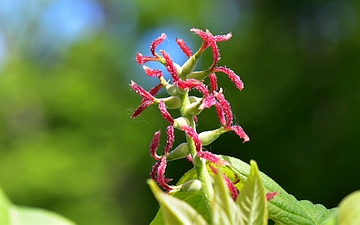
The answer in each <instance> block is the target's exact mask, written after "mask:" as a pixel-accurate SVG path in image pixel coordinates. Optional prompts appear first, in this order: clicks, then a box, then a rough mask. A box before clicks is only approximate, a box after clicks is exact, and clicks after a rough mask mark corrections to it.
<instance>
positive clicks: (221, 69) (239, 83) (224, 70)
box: [212, 67, 244, 91]
mask: <svg viewBox="0 0 360 225" xmlns="http://www.w3.org/2000/svg"><path fill="white" fill-rule="evenodd" d="M212 71H213V72H222V73H225V74H226V75H228V77H229V78H230V80H231V81H232V82H233V83H234V84H235V86H236V87H237V88H238V89H239V90H240V91H241V90H242V89H243V88H244V83H243V82H242V81H241V79H240V77H239V76H238V75H236V74H235V72H234V71H232V70H231V69H229V68H226V67H216V68H214V69H213V70H212Z"/></svg>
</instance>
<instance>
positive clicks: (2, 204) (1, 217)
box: [0, 188, 11, 225]
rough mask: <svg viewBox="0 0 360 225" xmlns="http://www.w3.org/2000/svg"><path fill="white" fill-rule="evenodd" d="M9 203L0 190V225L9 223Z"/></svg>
mask: <svg viewBox="0 0 360 225" xmlns="http://www.w3.org/2000/svg"><path fill="white" fill-rule="evenodd" d="M10 206H11V203H10V201H9V199H8V198H7V197H6V195H5V193H4V192H3V190H2V189H1V188H0V224H4V225H7V224H9V223H10V213H9V208H10Z"/></svg>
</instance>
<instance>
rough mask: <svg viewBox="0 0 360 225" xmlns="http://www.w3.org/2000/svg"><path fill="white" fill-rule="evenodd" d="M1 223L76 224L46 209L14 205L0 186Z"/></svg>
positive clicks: (18, 224) (36, 224)
mask: <svg viewBox="0 0 360 225" xmlns="http://www.w3.org/2000/svg"><path fill="white" fill-rule="evenodd" d="M0 224H1V225H23V224H26V225H33V224H34V225H49V224H51V225H74V224H75V223H73V222H71V221H70V220H68V219H66V218H64V217H62V216H60V215H58V214H56V213H53V212H50V211H47V210H44V209H37V208H30V207H25V206H16V205H13V204H12V203H11V202H10V200H9V199H8V198H7V197H6V195H5V194H4V192H3V190H2V189H1V188H0Z"/></svg>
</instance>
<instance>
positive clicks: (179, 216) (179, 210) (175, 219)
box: [148, 180, 207, 225]
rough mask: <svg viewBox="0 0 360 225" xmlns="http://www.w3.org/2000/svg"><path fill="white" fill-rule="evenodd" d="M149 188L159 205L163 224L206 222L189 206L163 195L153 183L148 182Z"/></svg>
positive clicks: (203, 224) (151, 181) (201, 223)
mask: <svg viewBox="0 0 360 225" xmlns="http://www.w3.org/2000/svg"><path fill="white" fill-rule="evenodd" d="M148 183H149V185H150V188H151V190H152V192H153V194H154V195H155V198H156V199H157V200H158V202H159V203H160V205H161V211H162V215H163V219H164V221H165V224H169V225H182V224H184V225H185V224H186V225H187V224H189V225H190V224H199V225H206V224H207V222H206V220H205V219H204V218H203V217H202V216H201V214H199V213H198V212H197V211H196V210H195V209H194V208H193V207H191V205H189V204H188V203H186V202H185V201H182V200H180V199H178V198H176V197H174V196H171V195H168V194H165V193H164V192H163V191H161V190H160V188H159V187H158V186H157V185H156V183H155V181H153V180H148Z"/></svg>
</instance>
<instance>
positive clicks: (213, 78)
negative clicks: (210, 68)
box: [209, 73, 218, 93]
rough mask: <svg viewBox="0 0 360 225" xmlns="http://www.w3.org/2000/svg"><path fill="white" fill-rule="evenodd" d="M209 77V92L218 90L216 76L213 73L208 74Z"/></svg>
mask: <svg viewBox="0 0 360 225" xmlns="http://www.w3.org/2000/svg"><path fill="white" fill-rule="evenodd" d="M209 78H210V93H213V92H214V91H217V90H218V85H217V78H216V75H215V73H212V74H210V75H209Z"/></svg>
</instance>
